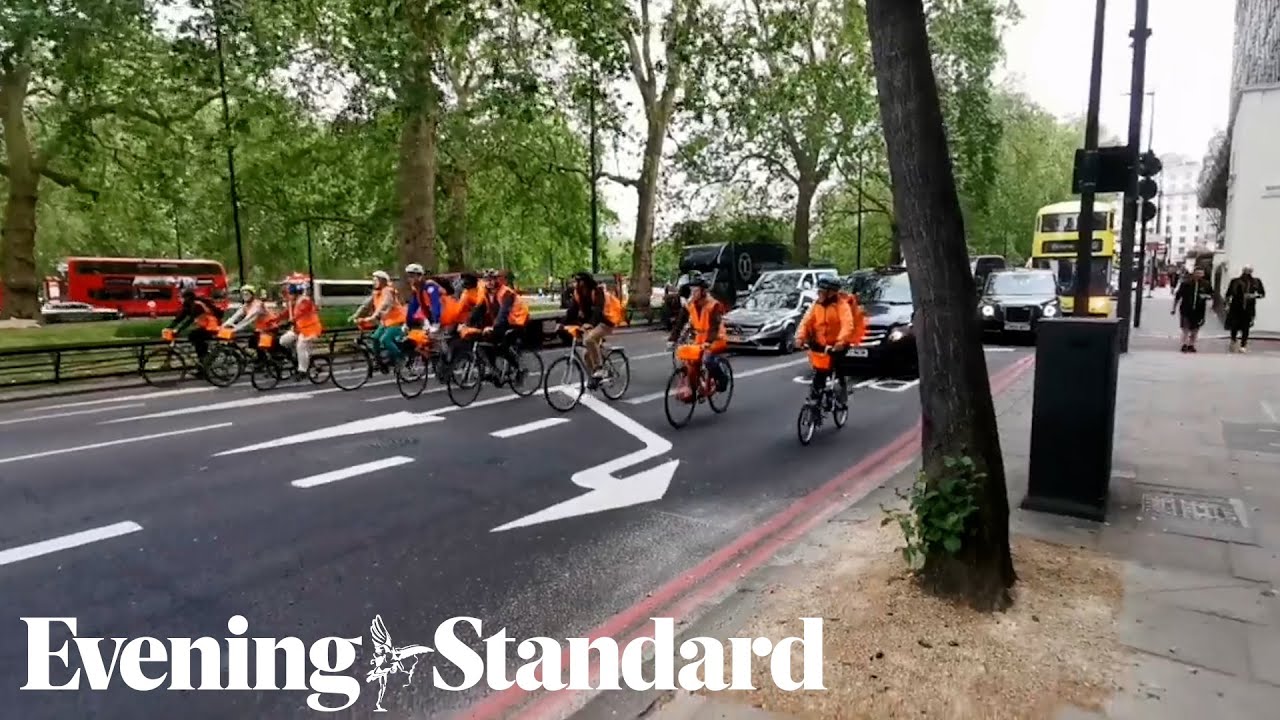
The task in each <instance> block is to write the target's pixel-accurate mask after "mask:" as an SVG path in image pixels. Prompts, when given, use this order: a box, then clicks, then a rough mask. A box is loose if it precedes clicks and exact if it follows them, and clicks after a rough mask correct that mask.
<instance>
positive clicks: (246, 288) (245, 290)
mask: <svg viewBox="0 0 1280 720" xmlns="http://www.w3.org/2000/svg"><path fill="white" fill-rule="evenodd" d="M240 292H242V293H249V294H250V295H257V294H258V288H256V287H254V286H252V285H241V286H240Z"/></svg>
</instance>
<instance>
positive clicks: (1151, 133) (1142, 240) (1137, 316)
mask: <svg viewBox="0 0 1280 720" xmlns="http://www.w3.org/2000/svg"><path fill="white" fill-rule="evenodd" d="M1146 97H1149V98H1151V114H1150V115H1149V116H1148V117H1147V152H1150V153H1154V152H1155V148H1154V147H1153V146H1154V144H1155V134H1156V93H1155V91H1154V90H1151V91H1148V92H1147V94H1146ZM1159 217H1160V210H1159V208H1158V207H1157V209H1156V222H1159ZM1147 225H1148V223H1147V222H1146V221H1145V220H1144V221H1143V223H1142V230H1141V233H1140V234H1139V236H1138V293H1137V295H1136V296H1134V298H1133V326H1134V327H1142V295H1143V287H1142V286H1143V285H1147V287H1150V284H1149V283H1148V282H1147V267H1146V260H1147ZM1151 265H1152V267H1155V256H1154V255H1153V256H1152V258H1151Z"/></svg>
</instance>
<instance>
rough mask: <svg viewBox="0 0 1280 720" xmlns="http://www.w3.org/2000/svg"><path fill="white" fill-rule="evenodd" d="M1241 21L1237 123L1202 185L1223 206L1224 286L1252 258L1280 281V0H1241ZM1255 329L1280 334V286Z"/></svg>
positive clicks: (1210, 204) (1215, 148)
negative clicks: (1279, 290)
mask: <svg viewBox="0 0 1280 720" xmlns="http://www.w3.org/2000/svg"><path fill="white" fill-rule="evenodd" d="M1235 26H1236V28H1235V42H1234V47H1233V51H1232V52H1233V57H1232V67H1233V72H1232V86H1231V92H1230V99H1229V102H1230V116H1229V117H1230V119H1229V121H1228V123H1229V124H1228V128H1227V131H1226V132H1225V133H1224V134H1223V135H1221V136H1219V137H1218V138H1215V139H1214V142H1213V143H1212V145H1211V147H1210V149H1209V153H1208V155H1206V157H1205V167H1204V170H1203V172H1202V174H1201V182H1200V192H1199V200H1200V205H1201V206H1203V207H1206V208H1211V209H1214V210H1217V211H1218V212H1219V213H1221V218H1222V243H1221V249H1220V252H1219V253H1218V254H1217V255H1216V256H1215V257H1214V270H1213V278H1214V282H1215V287H1217V288H1218V290H1219V292H1222V291H1225V290H1226V283H1227V282H1228V281H1229V280H1230V278H1232V277H1234V276H1236V275H1238V274H1239V273H1240V268H1241V267H1243V266H1244V265H1252V266H1253V268H1254V273H1255V274H1256V275H1257V276H1258V277H1259V278H1260V279H1262V281H1263V282H1264V283H1267V284H1268V285H1269V287H1270V288H1275V287H1278V286H1280V0H1237V2H1236V15H1235ZM1210 247H1212V246H1210ZM1254 332H1256V333H1258V334H1266V335H1272V334H1274V335H1280V293H1277V292H1275V291H1274V290H1273V293H1272V296H1271V297H1268V298H1266V299H1264V300H1260V301H1259V302H1258V315H1257V318H1256V320H1255V323H1254Z"/></svg>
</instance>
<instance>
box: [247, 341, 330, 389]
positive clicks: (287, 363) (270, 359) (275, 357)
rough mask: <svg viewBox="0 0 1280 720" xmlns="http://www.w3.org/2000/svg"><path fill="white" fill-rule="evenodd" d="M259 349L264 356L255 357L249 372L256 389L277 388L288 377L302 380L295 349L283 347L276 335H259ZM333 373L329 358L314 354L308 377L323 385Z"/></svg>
mask: <svg viewBox="0 0 1280 720" xmlns="http://www.w3.org/2000/svg"><path fill="white" fill-rule="evenodd" d="M258 349H259V350H261V351H262V353H263V354H262V357H261V358H258V359H255V360H254V363H253V370H252V371H251V372H250V373H249V382H250V383H251V384H252V385H253V387H254V389H256V390H261V391H266V390H271V389H273V388H275V386H276V385H278V384H280V382H281V381H283V380H284V379H286V378H293V379H295V380H299V381H300V380H301V379H302V378H301V377H299V375H300V374H301V373H300V372H299V370H298V356H297V354H296V353H295V352H294V351H291V350H287V349H285V348H284V347H282V346H281V345H280V344H279V342H278V339H277V338H276V336H275V335H269V334H266V333H263V334H262V335H260V336H259V337H258ZM332 375H333V367H332V365H331V364H330V361H329V358H327V357H324V356H323V355H320V356H312V358H311V366H310V367H308V368H307V373H306V378H307V379H308V380H310V381H311V384H312V385H323V384H325V383H327V382H329V378H330V377H331V376H332Z"/></svg>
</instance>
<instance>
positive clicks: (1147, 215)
mask: <svg viewBox="0 0 1280 720" xmlns="http://www.w3.org/2000/svg"><path fill="white" fill-rule="evenodd" d="M1155 219H1156V205H1155V203H1153V202H1151V201H1150V200H1143V201H1142V222H1144V223H1149V222H1151V221H1152V220H1155Z"/></svg>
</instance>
